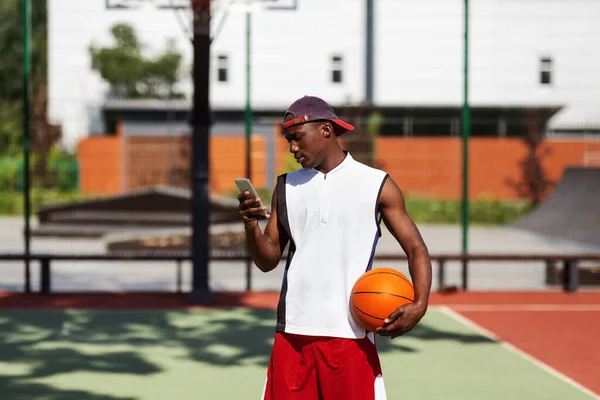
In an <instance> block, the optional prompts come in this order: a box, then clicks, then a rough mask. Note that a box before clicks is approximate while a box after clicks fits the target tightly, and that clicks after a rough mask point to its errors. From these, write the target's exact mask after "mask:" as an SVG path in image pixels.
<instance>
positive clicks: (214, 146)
mask: <svg viewBox="0 0 600 400" xmlns="http://www.w3.org/2000/svg"><path fill="white" fill-rule="evenodd" d="M251 150H252V158H251V159H252V165H251V168H252V183H253V184H254V186H255V187H256V188H263V187H266V186H267V185H266V180H265V176H266V167H267V145H266V141H265V139H264V138H261V137H256V136H254V137H253V138H252V143H251ZM210 168H211V176H210V179H211V184H210V187H211V190H212V191H213V192H214V193H226V194H228V193H230V192H233V191H235V190H236V186H235V183H234V179H235V178H244V177H246V141H245V139H244V138H243V137H239V136H231V137H223V136H219V137H213V138H211V141H210Z"/></svg>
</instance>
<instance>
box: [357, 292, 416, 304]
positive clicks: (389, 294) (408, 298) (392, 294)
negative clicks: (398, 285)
mask: <svg viewBox="0 0 600 400" xmlns="http://www.w3.org/2000/svg"><path fill="white" fill-rule="evenodd" d="M355 294H385V295H388V296H394V297H401V298H403V299H406V300H410V301H411V302H414V299H411V298H410V297H406V296H400V295H399V294H394V293H387V292H354V293H352V295H353V296H354V295H355Z"/></svg>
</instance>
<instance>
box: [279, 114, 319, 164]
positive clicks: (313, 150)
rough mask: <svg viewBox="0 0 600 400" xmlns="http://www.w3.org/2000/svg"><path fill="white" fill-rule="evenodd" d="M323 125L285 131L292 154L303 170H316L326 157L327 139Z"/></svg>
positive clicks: (301, 126) (294, 127)
mask: <svg viewBox="0 0 600 400" xmlns="http://www.w3.org/2000/svg"><path fill="white" fill-rule="evenodd" d="M322 126H323V123H320V122H312V123H307V124H302V125H295V126H291V127H289V128H287V129H286V130H285V138H286V139H287V141H288V143H289V144H290V153H292V154H293V155H294V158H295V159H296V161H298V163H299V164H300V165H301V166H302V168H306V169H310V168H315V167H317V166H319V165H321V163H322V162H323V159H324V157H325V149H326V147H325V146H326V139H325V132H323V129H322Z"/></svg>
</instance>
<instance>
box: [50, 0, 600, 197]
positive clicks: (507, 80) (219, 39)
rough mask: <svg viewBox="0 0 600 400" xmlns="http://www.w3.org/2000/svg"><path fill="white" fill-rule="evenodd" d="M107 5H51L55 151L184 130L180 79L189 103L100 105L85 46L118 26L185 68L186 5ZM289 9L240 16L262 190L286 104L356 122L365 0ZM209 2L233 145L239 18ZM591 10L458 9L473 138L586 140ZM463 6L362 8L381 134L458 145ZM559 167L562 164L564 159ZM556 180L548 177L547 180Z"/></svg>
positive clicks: (476, 5)
mask: <svg viewBox="0 0 600 400" xmlns="http://www.w3.org/2000/svg"><path fill="white" fill-rule="evenodd" d="M109 1H134V0H86V1H77V0H51V1H50V2H49V56H48V62H49V72H48V74H49V108H50V109H49V113H50V117H51V119H52V120H53V121H52V122H57V123H61V124H62V126H63V131H64V133H63V140H64V142H65V146H66V147H68V148H71V149H74V148H75V146H76V145H77V143H78V142H79V141H80V139H82V138H84V137H86V136H89V135H105V134H107V133H109V134H110V133H114V132H116V129H115V128H114V127H115V122H116V121H117V120H119V121H120V122H121V123H122V124H121V129H120V132H122V133H124V134H125V135H126V136H132V137H134V136H137V137H140V136H181V135H182V134H183V135H185V132H186V130H189V128H188V122H187V121H188V120H189V110H190V109H191V101H190V98H191V93H192V84H191V77H190V75H189V74H187V76H183V77H182V80H181V82H180V83H179V84H178V87H177V90H178V91H181V92H183V93H186V94H187V96H188V98H187V99H184V100H181V101H176V102H164V101H160V100H154V101H132V100H131V99H114V98H110V97H108V96H107V93H108V90H107V89H108V87H107V84H106V83H105V82H103V81H102V79H101V78H100V76H99V75H98V73H97V72H95V71H92V69H91V60H90V55H89V50H88V49H89V46H90V45H91V44H93V43H94V44H97V45H109V44H110V36H109V29H110V27H111V26H112V25H113V24H115V23H118V22H125V23H128V24H131V25H132V26H134V27H135V29H136V31H137V32H138V34H139V36H140V38H141V41H142V42H143V43H144V44H146V46H147V47H146V50H147V51H148V53H149V54H151V53H152V52H157V51H160V50H161V49H163V48H164V46H165V43H166V41H167V39H169V38H173V39H174V40H175V43H176V48H177V49H178V50H179V51H180V52H181V53H182V54H183V55H184V63H185V65H186V70H187V71H190V70H191V63H192V59H191V54H192V46H191V44H190V38H189V34H188V33H187V32H186V28H189V25H188V24H187V23H186V21H188V22H189V17H190V15H191V14H190V12H189V10H188V11H185V10H173V9H164V8H157V7H152V6H149V7H142V8H138V9H110V10H109V9H107V8H106V4H107V2H109ZM137 1H149V0H137ZM156 1H159V2H161V1H162V2H170V1H174V0H156ZM176 1H177V2H179V1H184V2H185V1H187V0H176ZM269 1H270V2H271V3H272V2H273V0H269ZM277 1H286V2H293V1H294V0H277ZM296 1H297V7H296V9H295V10H294V11H289V10H286V11H284V10H268V11H263V12H258V13H255V14H253V15H252V35H251V88H252V89H251V103H252V107H253V110H254V115H255V123H254V129H253V133H254V134H257V135H263V136H264V138H266V139H265V140H266V143H265V144H264V146H265V147H264V148H265V151H266V153H267V155H266V157H265V159H267V160H270V161H269V162H268V164H269V165H270V166H268V167H266V169H265V171H266V172H265V177H264V180H265V182H267V184H268V182H272V181H273V177H274V176H275V174H276V173H277V170H276V168H275V167H272V165H275V164H276V162H275V161H274V154H275V153H276V152H277V149H278V148H279V147H280V146H279V144H277V143H275V139H274V138H273V137H272V134H273V129H272V128H273V124H275V123H276V122H277V121H279V118H280V117H281V115H282V113H283V111H284V110H285V108H286V107H287V106H288V105H289V104H290V103H291V102H292V101H293V100H295V99H296V98H298V97H300V96H303V95H305V94H311V95H317V96H321V97H323V98H325V99H327V100H328V101H329V102H331V103H332V104H333V105H334V106H335V107H336V108H337V109H338V111H339V112H340V113H341V114H343V115H344V116H348V117H351V118H352V119H354V120H358V121H360V116H361V115H365V114H364V110H365V109H364V108H362V105H364V103H365V102H366V100H367V87H368V79H367V73H366V71H367V68H366V66H367V59H368V57H367V54H368V52H367V45H366V43H367V24H366V19H367V7H366V4H367V0H296ZM213 2H214V4H215V10H214V18H215V21H214V23H213V26H212V28H213V30H214V32H213V43H212V47H211V60H210V61H211V92H210V99H211V106H212V109H213V116H214V124H213V126H212V133H213V135H214V136H215V137H218V136H220V135H221V136H223V135H228V136H231V135H233V136H242V135H243V133H244V122H243V118H244V107H245V97H246V78H245V76H246V47H245V46H246V26H245V18H246V17H245V15H244V14H243V13H239V12H235V11H231V10H230V12H228V13H227V12H226V10H225V8H224V7H223V6H222V4H224V3H227V1H225V0H213ZM596 3H597V2H595V1H593V0H556V1H552V2H545V1H542V0H471V1H470V4H471V8H470V19H469V29H470V38H471V39H470V46H469V57H468V59H469V66H470V69H469V71H470V86H469V101H470V105H471V107H472V116H473V119H472V135H473V136H474V137H513V138H515V137H522V136H523V135H525V134H526V133H528V132H532V131H533V132H543V133H546V134H548V135H554V136H565V135H570V136H572V137H581V134H591V135H596V137H598V134H599V133H600V75H598V73H597V71H600V53H599V52H598V51H597V49H598V48H600V24H598V23H597V21H599V20H600V8H599V7H598V6H597V4H596ZM463 5H464V2H463V1H462V0H405V1H398V0H375V1H374V13H373V27H374V29H373V43H374V46H373V48H372V54H373V57H372V60H373V63H372V65H373V75H372V77H373V81H372V82H373V84H372V86H370V89H371V91H372V106H373V107H374V108H376V109H377V110H378V111H379V113H380V114H381V116H382V119H381V121H382V123H381V125H380V127H379V134H380V135H381V136H388V137H393V136H396V137H398V136H399V137H457V138H458V137H460V135H461V130H462V129H461V107H462V104H463V95H464V9H463ZM188 67H189V68H188ZM186 110H187V111H186ZM361 113H363V114H361ZM363 121H364V120H363ZM236 146H237V145H236ZM511 146H513V145H511ZM515 146H516V145H515ZM238 147H239V146H238ZM581 147H582V150H580V151H579V150H578V152H577V154H582V155H581V156H579V155H577V156H576V157H572V158H569V161H565V162H568V163H572V162H573V160H579V158H582V160H584V161H581V164H582V165H583V164H585V165H588V164H589V163H591V162H594V163H596V162H597V161H594V160H597V159H600V158H599V157H598V154H597V153H598V151H597V149H596V148H597V143H595V144H589V145H588V144H584V145H582V146H581ZM91 148H92V149H93V147H91ZM240 148H241V147H240ZM435 148H436V149H437V148H438V147H435ZM515 148H516V147H515ZM433 149H434V147H431V148H430V150H428V151H433ZM511 149H513V150H510V152H513V153H514V148H513V147H511ZM559 153H560V152H557V153H555V154H559ZM561 154H562V153H561ZM457 157H459V155H452V159H451V160H450V159H449V160H448V163H458V161H456V160H455V158H457ZM557 157H558V155H557ZM588 159H589V160H592V161H589V160H588ZM585 160H588V161H585ZM515 162H517V161H515ZM576 162H579V161H576ZM557 165H561V168H562V165H563V164H562V162H561V163H559V164H557ZM458 166H459V164H457V165H456V167H458ZM397 168H400V169H402V168H406V166H401V165H398V166H397ZM498 168H500V167H498ZM511 168H512V169H511V171H512V172H511V173H510V174H511V176H514V175H515V174H516V173H518V171H516V170H515V168H514V166H511ZM561 171H562V169H561V170H556V171H555V172H553V174H554V175H557V176H559V174H560V172H561ZM424 173H426V174H429V175H431V174H432V172H422V171H421V172H414V173H413V175H414V176H418V175H419V174H421V175H422V174H424ZM453 174H455V173H454V172H453ZM455 175H457V177H456V180H454V178H452V180H451V184H452V185H453V188H455V187H458V186H459V185H460V181H459V179H458V176H459V175H460V171H457V172H456V174H455ZM453 176H454V175H453ZM227 179H229V178H227ZM503 179H504V178H500V177H498V186H502V185H504V183H503ZM446 180H447V179H446ZM121 182H125V180H123V179H121ZM484 183H485V182H484ZM449 184H450V183H449ZM428 185H429V186H431V184H429V183H428ZM121 186H122V184H121ZM121 186H118V187H121ZM453 190H454V189H453ZM503 190H504V189H503ZM416 192H419V190H416ZM428 193H430V192H428ZM431 193H433V194H436V193H437V192H431ZM478 193H479V192H478ZM453 196H455V195H453Z"/></svg>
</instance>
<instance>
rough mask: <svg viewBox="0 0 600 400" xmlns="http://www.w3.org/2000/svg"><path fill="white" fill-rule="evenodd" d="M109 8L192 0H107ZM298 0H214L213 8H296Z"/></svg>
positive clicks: (182, 5) (169, 5)
mask: <svg viewBox="0 0 600 400" xmlns="http://www.w3.org/2000/svg"><path fill="white" fill-rule="evenodd" d="M105 2H106V8H107V9H135V8H140V7H145V6H149V7H154V8H157V9H189V8H190V5H191V2H192V0H105ZM297 7H298V0H212V1H211V8H212V9H219V10H221V11H224V10H225V9H227V10H229V11H235V10H245V11H249V10H258V9H266V10H296V9H297Z"/></svg>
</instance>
